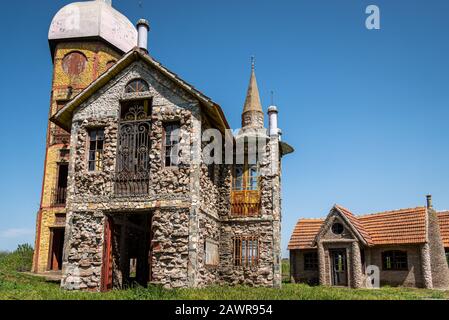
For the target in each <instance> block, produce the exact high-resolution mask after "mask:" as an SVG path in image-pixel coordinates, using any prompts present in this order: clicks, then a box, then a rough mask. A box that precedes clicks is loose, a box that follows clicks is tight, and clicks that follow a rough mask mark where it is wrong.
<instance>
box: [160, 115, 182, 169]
mask: <svg viewBox="0 0 449 320" xmlns="http://www.w3.org/2000/svg"><path fill="white" fill-rule="evenodd" d="M170 126H177V127H178V129H177V130H178V132H179V133H180V132H181V122H180V121H177V120H175V121H166V122H163V123H162V150H161V158H162V167H163V168H166V169H178V168H179V161H178V164H173V162H172V160H171V155H170V165H169V166H168V165H167V148H170V154H171V150H172V148H173V147H174V146H175V145H176V144H178V145H179V144H180V135H178V142H177V143H173V141H172V140H171V139H170V143H171V144H170V145H167V128H168V127H170ZM172 132H173V131H172ZM178 160H180V159H178Z"/></svg>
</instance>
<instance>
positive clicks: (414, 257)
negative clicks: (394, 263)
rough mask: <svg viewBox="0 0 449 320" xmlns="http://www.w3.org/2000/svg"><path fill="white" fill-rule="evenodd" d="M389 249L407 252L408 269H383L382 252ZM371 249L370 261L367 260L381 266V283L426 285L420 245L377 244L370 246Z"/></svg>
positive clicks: (407, 285)
mask: <svg viewBox="0 0 449 320" xmlns="http://www.w3.org/2000/svg"><path fill="white" fill-rule="evenodd" d="M389 250H400V251H406V252H407V259H408V270H406V271H392V270H391V271H390V270H383V268H382V252H384V251H389ZM367 251H368V250H367ZM369 251H370V252H369V256H370V261H367V265H368V264H371V265H376V266H378V267H379V269H380V284H381V285H392V286H404V287H424V279H423V273H422V260H421V250H420V246H419V245H398V246H376V247H373V248H370V249H369Z"/></svg>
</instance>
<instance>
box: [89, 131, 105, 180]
mask: <svg viewBox="0 0 449 320" xmlns="http://www.w3.org/2000/svg"><path fill="white" fill-rule="evenodd" d="M100 131H102V132H103V139H102V140H98V139H97V138H98V136H96V140H94V141H95V150H91V146H92V135H91V134H92V132H96V134H97V135H98V132H100ZM105 131H106V130H105V127H91V128H87V129H86V132H87V155H86V156H87V171H88V172H90V173H95V172H102V171H103V169H104V149H105ZM99 141H102V143H103V144H102V148H101V149H100V150H101V153H100V155H101V157H100V160H98V159H97V150H99V149H98V142H99ZM93 151H94V152H95V159H94V160H91V157H90V156H91V152H93ZM91 163H94V169H93V170H91V167H90V165H91ZM98 164H100V166H98Z"/></svg>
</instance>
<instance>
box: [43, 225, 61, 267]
mask: <svg viewBox="0 0 449 320" xmlns="http://www.w3.org/2000/svg"><path fill="white" fill-rule="evenodd" d="M64 234H65V229H64V228H50V249H49V256H48V265H47V271H61V270H62V258H63V251H64Z"/></svg>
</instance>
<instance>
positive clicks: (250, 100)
mask: <svg viewBox="0 0 449 320" xmlns="http://www.w3.org/2000/svg"><path fill="white" fill-rule="evenodd" d="M263 127H264V114H263V111H262V104H261V103H260V94H259V88H258V86H257V79H256V71H255V60H254V58H252V62H251V77H250V79H249V85H248V92H247V94H246V100H245V104H244V107H243V113H242V128H243V129H263Z"/></svg>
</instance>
